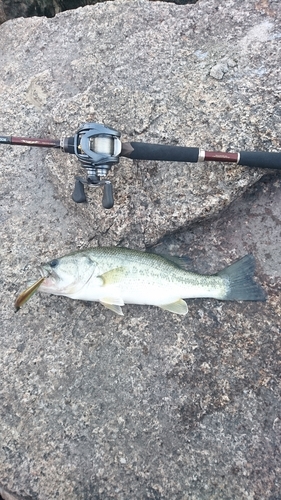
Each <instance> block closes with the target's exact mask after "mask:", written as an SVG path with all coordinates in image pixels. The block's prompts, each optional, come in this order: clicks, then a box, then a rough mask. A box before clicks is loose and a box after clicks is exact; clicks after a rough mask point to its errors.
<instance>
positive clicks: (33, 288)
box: [15, 277, 45, 312]
mask: <svg viewBox="0 0 281 500" xmlns="http://www.w3.org/2000/svg"><path fill="white" fill-rule="evenodd" d="M44 279H45V278H44V277H41V278H40V279H39V280H37V281H36V282H35V283H33V284H32V285H30V286H29V287H28V288H27V289H26V290H24V292H22V293H21V294H20V295H19V296H18V297H17V299H16V302H15V309H16V312H17V311H19V309H20V308H21V307H22V306H23V305H24V304H25V303H26V302H27V301H28V300H29V299H30V297H32V295H33V294H34V293H35V292H37V290H38V288H39V286H40V285H41V283H43V281H44Z"/></svg>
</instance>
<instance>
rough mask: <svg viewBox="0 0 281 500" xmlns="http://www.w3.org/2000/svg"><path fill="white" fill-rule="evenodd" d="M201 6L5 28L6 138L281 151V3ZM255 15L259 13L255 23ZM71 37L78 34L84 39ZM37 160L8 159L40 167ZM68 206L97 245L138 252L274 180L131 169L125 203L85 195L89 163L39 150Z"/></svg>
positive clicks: (216, 169) (238, 171)
mask: <svg viewBox="0 0 281 500" xmlns="http://www.w3.org/2000/svg"><path fill="white" fill-rule="evenodd" d="M266 5H267V4H266V3H261V2H253V1H252V0H251V1H250V0H247V1H245V0H243V1H242V0H235V1H233V0H228V1H227V2H224V3H223V4H220V3H219V4H218V2H217V0H208V1H201V2H199V3H196V4H194V5H186V6H177V5H174V4H170V3H168V4H167V3H163V2H161V3H158V2H148V1H146V0H142V1H138V2H132V1H125V0H118V1H114V2H106V3H100V4H97V5H95V6H86V7H84V8H79V9H77V10H75V11H67V12H64V13H60V14H58V15H57V16H56V17H55V18H52V19H46V18H38V17H37V18H31V19H16V20H13V21H8V22H7V23H4V24H3V25H2V26H1V42H0V43H1V44H2V45H1V70H0V83H1V95H2V104H1V110H0V126H1V129H2V132H3V134H4V133H6V134H8V135H9V134H13V135H33V136H34V135H35V136H36V135H39V136H41V137H42V136H51V137H52V136H54V137H58V138H59V137H61V136H62V135H67V136H70V135H72V134H73V133H74V132H75V131H76V130H77V128H78V126H79V125H80V124H81V123H83V122H85V121H99V122H103V123H105V124H107V125H111V126H112V127H114V128H116V129H117V130H120V132H121V133H122V138H123V140H124V141H127V140H129V141H131V140H135V141H146V142H156V143H165V144H178V145H186V146H197V147H201V148H203V149H217V150H219V149H222V150H234V151H235V150H241V149H244V150H245V149H246V150H255V149H261V150H265V151H268V150H276V149H278V147H279V141H280V139H279V138H280V133H281V132H280V120H279V106H280V105H279V101H278V95H279V94H278V85H279V64H277V59H276V58H277V57H278V56H277V54H278V46H279V38H278V32H279V31H278V30H279V24H278V16H279V15H280V9H279V10H278V9H277V3H275V2H271V4H270V9H269V7H268V8H266ZM245 12H246V14H247V15H245ZM70 33H71V36H70ZM32 154H33V153H31V150H26V151H25V153H22V155H21V156H20V158H21V163H20V164H19V163H18V155H19V152H16V151H15V148H12V149H11V148H10V149H8V150H7V149H6V151H5V152H4V155H5V162H7V164H9V165H11V164H13V165H14V168H15V169H16V171H18V170H19V168H21V169H23V170H25V169H26V168H34V169H35V170H36V169H37V166H36V163H34V159H33V158H34V157H33V156H32ZM38 155H39V156H38V160H37V161H38V162H41V163H42V164H43V166H44V169H45V170H46V173H47V174H48V175H49V176H50V178H51V180H52V182H53V184H54V187H55V190H56V194H57V196H59V197H60V198H61V200H62V202H63V203H64V205H65V207H66V209H67V210H69V211H70V213H71V214H73V215H74V214H76V213H77V214H78V215H79V217H81V218H83V219H87V220H88V222H89V225H88V237H89V238H92V239H95V240H96V241H97V242H98V243H100V244H104V243H105V242H107V241H108V240H110V241H111V242H112V243H120V242H123V243H125V244H130V245H134V246H137V247H140V246H144V245H148V244H152V243H155V242H156V241H157V240H158V239H159V238H161V237H162V236H163V235H164V234H166V233H167V232H174V231H176V230H178V229H180V228H184V227H188V226H189V225H190V224H191V223H193V221H194V220H200V219H203V218H206V217H208V216H210V215H214V214H216V213H218V212H219V211H220V210H221V209H222V208H225V207H226V206H227V205H228V204H229V203H230V202H231V201H232V200H233V199H235V198H236V197H237V196H238V195H240V194H241V193H242V192H243V191H244V190H245V189H246V188H247V186H249V185H250V184H252V183H253V182H255V181H256V180H257V179H258V178H259V177H260V175H261V173H260V172H258V171H255V170H250V169H247V168H243V167H235V166H231V167H229V166H227V165H223V164H212V163H208V164H179V163H171V162H167V163H165V162H148V161H134V162H132V161H131V160H128V159H121V161H120V164H119V166H117V167H115V169H114V175H113V172H112V180H113V183H114V191H115V206H114V208H113V209H112V210H109V211H106V210H104V209H103V208H102V206H101V190H96V189H92V190H88V200H89V203H88V205H78V206H77V205H75V204H74V202H73V201H72V199H71V194H72V191H73V186H74V175H75V174H78V173H79V174H83V172H82V169H81V168H80V167H79V163H78V161H77V159H76V158H75V157H73V156H71V155H66V154H63V153H61V152H60V151H50V150H48V151H47V150H44V151H43V152H41V153H40V154H39V153H38Z"/></svg>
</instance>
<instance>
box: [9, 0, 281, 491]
mask: <svg viewBox="0 0 281 500" xmlns="http://www.w3.org/2000/svg"><path fill="white" fill-rule="evenodd" d="M242 7H243V8H242ZM243 10H244V11H243ZM245 10H246V11H247V16H245ZM279 14H280V9H278V2H274V1H271V2H269V1H268V2H267V1H263V2H261V1H249V0H243V2H242V1H239V0H235V1H234V0H233V1H232V0H226V1H225V2H224V3H223V4H222V3H221V2H218V1H215V0H208V1H207V0H206V1H204V0H202V1H201V0H200V2H199V3H198V4H195V5H193V6H188V7H179V6H178V7H177V6H175V5H172V4H168V5H163V3H161V4H160V3H159V4H158V3H157V2H151V3H149V2H146V1H142V0H139V1H138V2H124V1H123V2H121V1H120V0H115V1H114V2H112V3H111V2H108V4H103V5H101V4H100V5H98V6H96V7H92V8H90V7H86V8H85V9H79V10H78V11H76V12H67V13H64V14H60V15H59V16H57V17H56V18H54V19H48V20H47V19H41V18H40V19H39V18H34V19H25V20H23V19H17V20H15V21H12V22H10V21H9V22H8V23H5V24H4V25H2V26H1V27H0V31H1V37H0V44H1V52H0V53H1V55H0V58H1V65H0V95H1V106H0V123H1V127H0V129H1V132H2V133H3V134H6V135H8V134H14V135H25V134H27V135H37V134H38V135H41V136H42V137H43V136H44V135H46V134H47V135H48V134H50V136H53V135H55V136H56V135H58V136H59V135H60V134H61V133H65V134H67V135H70V134H71V132H72V131H74V130H75V129H76V128H77V126H78V125H79V124H80V123H81V122H82V121H85V120H98V121H104V122H105V123H108V124H109V125H112V126H114V127H116V128H118V129H120V130H121V131H122V135H123V136H124V140H127V139H129V140H131V139H135V140H146V141H151V142H152V141H154V142H163V143H168V142H171V143H173V144H175V143H179V144H187V145H201V146H203V147H214V148H215V147H217V148H224V149H225V148H228V147H231V148H234V147H235V146H237V147H240V148H248V149H252V148H258V147H260V148H261V149H265V150H267V149H268V150H270V149H272V150H274V149H278V148H279V149H280V143H279V140H278V137H280V124H279V120H278V116H279V115H278V113H279V112H280V108H279V106H280V104H279V94H278V88H277V86H276V82H277V75H278V72H279V66H280V65H279V62H278V60H277V58H278V46H277V43H279V42H278V38H277V35H278V30H279V29H280V28H279V27H278V26H279V25H278V15H279ZM70 31H71V36H70ZM82 35H83V36H82ZM81 36H82V38H81ZM261 49H262V50H261ZM134 51H135V54H136V56H135V58H134V57H133V54H134ZM274 58H275V60H274ZM220 63H221V64H223V65H224V66H223V67H224V68H227V71H226V72H225V73H224V76H223V78H222V79H221V80H218V79H216V78H214V77H212V76H211V75H210V71H211V69H212V68H213V67H214V66H215V65H216V64H220ZM156 66H157V67H156ZM201 101H204V102H201ZM199 143H200V144H199ZM0 147H1V151H2V155H1V168H0V222H1V226H0V227H1V229H0V231H1V245H0V258H1V275H0V282H1V287H0V290H1V291H0V294H1V296H0V311H1V313H0V317H1V349H0V378H1V384H0V403H1V404H0V436H1V442H0V488H2V490H1V489H0V491H2V492H3V494H6V493H5V492H8V494H11V495H13V496H15V497H16V498H17V497H18V498H21V499H23V500H45V499H48V500H49V499H56V498H58V499H68V500H108V499H114V500H128V499H136V500H148V499H154V500H155V499H158V500H159V499H161V500H171V499H176V500H210V499H211V500H226V499H239V500H249V499H251V500H259V499H261V498H262V499H266V500H273V499H274V500H276V499H277V498H278V497H279V496H280V489H281V485H280V477H281V459H280V457H281V453H280V452H281V449H280V433H281V421H280V400H281V395H280V389H281V387H280V353H281V344H280V342H281V331H280V317H281V305H280V290H281V287H280V277H281V261H280V240H281V230H280V228H281V218H280V213H281V206H280V203H281V184H280V175H279V176H278V174H276V175H275V176H273V175H270V176H268V177H267V178H266V179H264V180H262V181H260V182H259V183H258V184H256V185H255V186H253V187H251V188H249V184H251V183H252V182H254V181H255V180H256V179H257V178H258V177H259V176H260V173H259V172H258V173H255V172H248V171H247V170H246V169H242V168H239V169H235V168H233V167H230V166H223V165H217V166H214V165H210V166H208V167H207V166H205V167H204V166H200V167H199V166H196V165H194V166H192V167H191V166H189V165H187V166H186V167H183V166H180V167H179V166H178V165H176V164H174V165H164V164H160V163H158V162H152V163H149V162H137V163H135V164H132V163H131V162H129V161H128V160H126V161H125V160H124V161H123V160H122V165H121V164H120V166H118V167H117V168H116V172H115V176H114V179H115V181H114V185H115V194H116V205H115V208H114V210H112V211H108V212H106V213H105V212H104V211H103V210H101V207H100V200H99V199H98V193H92V194H91V195H90V197H89V198H90V201H89V204H88V206H85V207H81V206H76V205H74V204H73V203H72V202H71V199H70V194H71V190H72V183H73V175H74V174H75V173H77V171H78V169H77V163H76V160H75V158H71V157H69V156H67V155H63V154H62V153H60V152H58V151H57V152H50V151H45V150H39V149H35V148H24V147H10V146H8V147H7V146H6V147H4V146H0ZM183 170H184V172H185V174H186V173H187V172H188V176H186V175H185V174H184V175H183ZM171 179H172V182H171ZM160 188H161V189H160ZM245 190H247V192H246V194H245V195H244V196H243V197H240V198H239V199H238V200H237V201H234V203H233V204H232V205H230V206H229V207H228V208H227V209H226V210H225V212H224V213H223V214H221V213H220V210H221V208H222V207H223V206H224V207H225V206H226V205H227V204H228V203H229V201H230V200H233V199H234V198H236V197H237V196H238V195H239V193H240V194H241V193H242V192H244V191H245ZM186 193H188V196H187V194H186ZM160 194H161V196H160ZM158 199H159V201H157V200H158ZM218 213H220V216H216V217H217V218H216V219H210V220H208V216H209V215H210V214H213V215H215V214H218ZM199 220H200V221H201V222H200V223H199V222H198V221H199ZM191 224H192V225H191ZM187 227H188V229H186V228H187ZM179 228H183V229H184V230H182V231H181V232H179V233H177V234H174V235H173V236H166V237H165V234H167V233H168V232H171V231H175V230H177V229H179ZM160 237H162V238H164V240H163V243H162V245H161V246H160V245H158V247H157V248H158V250H159V251H160V250H161V249H162V250H163V251H164V252H169V253H174V254H178V255H186V254H188V255H189V256H190V257H191V258H192V262H191V263H190V266H191V267H193V268H195V269H196V270H198V271H200V272H208V273H212V272H216V271H217V270H219V269H222V268H223V267H224V266H225V265H227V264H229V263H230V262H232V261H234V260H235V259H236V258H239V257H242V256H243V255H244V254H246V253H248V252H251V253H253V254H254V255H255V257H256V259H257V271H256V276H257V279H258V280H259V281H260V282H261V284H262V286H263V287H264V288H265V290H266V292H267V294H268V300H267V302H266V303H258V304H256V303H222V302H218V301H215V300H203V299H194V300H190V301H188V306H189V314H188V315H187V316H186V317H184V318H182V317H179V316H175V315H173V314H171V313H169V312H165V311H162V310H160V309H157V308H154V307H145V306H126V307H124V313H125V316H124V317H118V316H115V315H114V314H113V313H112V312H111V311H109V310H106V309H104V308H103V307H102V306H101V305H100V304H89V303H84V302H79V301H78V302H76V301H71V300H70V299H67V298H63V297H54V296H46V295H43V294H42V295H40V294H36V295H34V296H33V297H32V299H31V300H30V301H29V302H28V303H27V304H26V305H25V307H23V308H22V310H20V311H19V312H18V313H17V314H15V313H14V307H13V304H14V300H15V298H16V296H17V294H18V293H19V291H21V290H23V289H24V288H25V286H26V283H27V281H28V280H29V279H31V278H32V277H33V276H38V271H37V267H38V265H39V264H40V263H41V262H44V261H46V260H49V259H50V258H54V257H57V256H59V255H62V254H64V253H67V252H69V251H71V250H73V249H78V248H83V247H88V246H90V245H97V244H114V243H123V244H130V245H131V246H139V247H142V248H143V247H144V246H145V245H148V244H152V243H155V242H158V240H159V238H160Z"/></svg>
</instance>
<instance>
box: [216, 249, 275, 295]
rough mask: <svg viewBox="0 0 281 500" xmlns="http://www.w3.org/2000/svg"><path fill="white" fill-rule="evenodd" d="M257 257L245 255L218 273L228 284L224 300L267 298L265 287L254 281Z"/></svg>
mask: <svg viewBox="0 0 281 500" xmlns="http://www.w3.org/2000/svg"><path fill="white" fill-rule="evenodd" d="M254 272H255V258H254V257H253V255H250V254H249V255H245V257H243V258H242V259H240V260H238V261H237V262H234V264H231V265H230V266H229V267H226V268H225V269H223V270H222V271H220V272H219V273H218V275H219V276H220V277H221V278H224V279H225V280H226V282H227V284H228V291H227V294H226V296H225V297H224V299H223V300H266V295H265V293H264V291H263V289H262V288H261V287H260V285H258V284H257V283H255V282H254V280H253V276H254Z"/></svg>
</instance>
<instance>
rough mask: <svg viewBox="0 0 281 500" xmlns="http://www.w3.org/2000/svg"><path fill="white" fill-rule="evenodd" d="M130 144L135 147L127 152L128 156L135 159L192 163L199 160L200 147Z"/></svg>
mask: <svg viewBox="0 0 281 500" xmlns="http://www.w3.org/2000/svg"><path fill="white" fill-rule="evenodd" d="M130 146H131V147H132V148H133V151H131V152H130V153H129V154H126V156H128V157H129V158H132V159H134V160H159V161H184V162H192V163H196V162H197V161H198V155H199V148H185V147H182V146H166V145H164V144H147V143H144V142H131V143H130Z"/></svg>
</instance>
